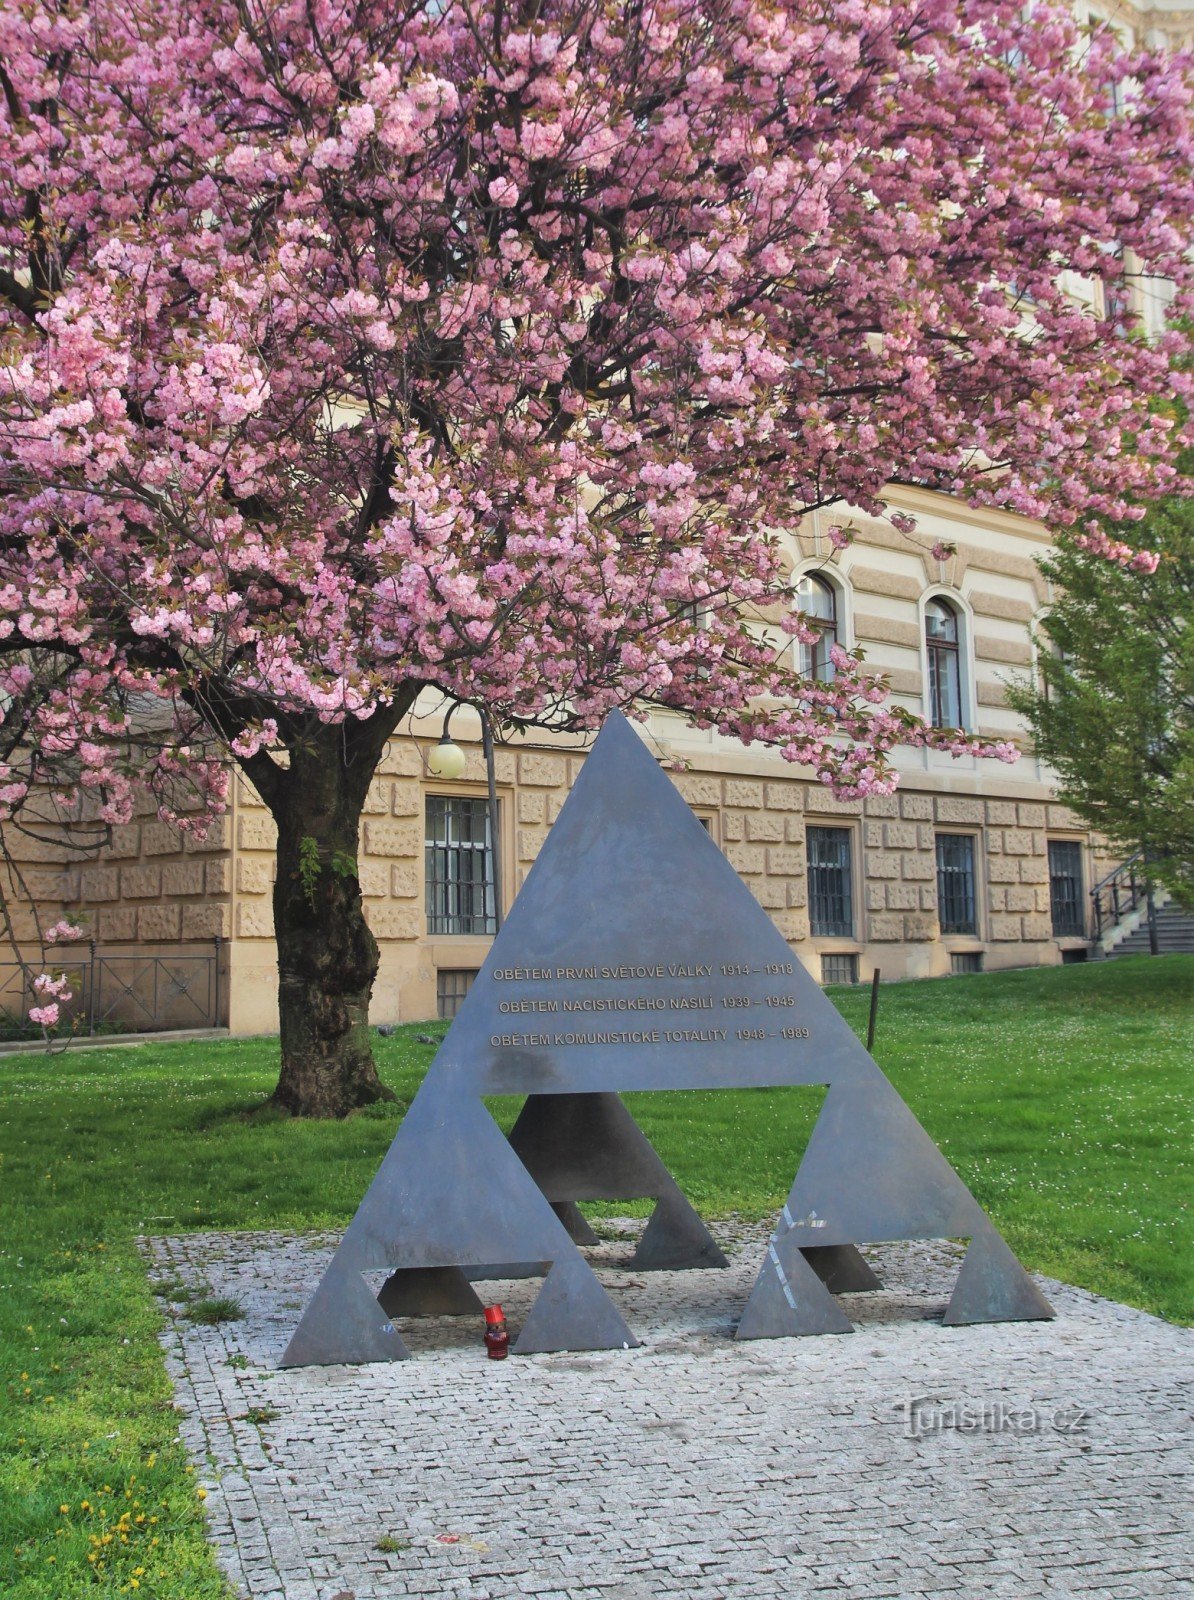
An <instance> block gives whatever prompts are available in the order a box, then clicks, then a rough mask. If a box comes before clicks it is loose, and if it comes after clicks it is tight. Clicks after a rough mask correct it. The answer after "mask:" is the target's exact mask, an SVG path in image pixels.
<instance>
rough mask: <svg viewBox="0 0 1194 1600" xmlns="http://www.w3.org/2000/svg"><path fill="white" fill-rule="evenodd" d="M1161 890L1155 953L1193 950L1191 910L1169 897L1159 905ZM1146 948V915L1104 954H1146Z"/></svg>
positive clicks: (1159, 897)
mask: <svg viewBox="0 0 1194 1600" xmlns="http://www.w3.org/2000/svg"><path fill="white" fill-rule="evenodd" d="M1162 893H1163V891H1158V893H1157V901H1158V904H1157V950H1158V952H1159V953H1160V954H1161V955H1168V954H1169V953H1170V952H1171V951H1174V950H1188V951H1191V952H1194V911H1183V910H1182V908H1181V907H1180V906H1179V905H1177V904H1175V903H1174V902H1173V901H1172V900H1169V901H1167V902H1166V904H1165V905H1161V904H1160V899H1161V894H1162ZM1148 950H1149V945H1148V918H1147V916H1145V917H1144V918H1143V920H1142V921H1141V922H1140V923H1139V925H1138V926H1137V927H1135V928H1133V929H1132V931H1131V932H1130V933H1127V934H1125V935H1124V937H1123V938H1121V939H1120V940H1119V941H1118V943H1116V944H1114V945H1113V946H1112V947H1111V949H1109V950H1105V951H1104V952H1103V953H1104V954H1105V955H1109V956H1146V955H1148Z"/></svg>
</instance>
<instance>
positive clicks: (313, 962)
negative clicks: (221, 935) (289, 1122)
mask: <svg viewBox="0 0 1194 1600" xmlns="http://www.w3.org/2000/svg"><path fill="white" fill-rule="evenodd" d="M374 766H375V759H374V760H370V759H368V757H367V756H366V755H365V753H364V752H361V759H360V760H358V761H355V762H352V763H349V762H348V761H346V759H345V748H344V742H343V731H342V730H341V729H340V728H338V727H329V728H326V729H320V730H319V731H318V732H316V733H315V734H314V735H313V736H312V737H311V738H310V739H309V740H305V741H304V742H303V744H302V745H301V746H300V747H298V748H293V749H292V750H291V752H290V766H289V769H288V770H286V771H284V772H281V773H279V779H280V781H279V782H278V784H277V785H276V790H275V792H274V793H273V794H271V796H270V797H269V805H270V809H271V811H272V812H273V815H274V820H275V821H276V823H277V825H278V872H277V879H276V881H275V884H274V932H275V936H276V938H277V942H278V1013H279V1017H280V1021H281V1034H282V1071H281V1076H280V1077H279V1079H278V1086H277V1088H276V1089H275V1090H274V1093H273V1096H272V1103H273V1104H274V1105H277V1106H281V1107H282V1108H283V1109H284V1110H286V1111H288V1112H290V1113H291V1114H292V1115H294V1116H303V1117H345V1116H347V1115H348V1114H349V1112H351V1111H355V1110H356V1109H357V1108H358V1107H360V1106H365V1105H370V1104H372V1103H373V1102H374V1101H376V1100H392V1099H394V1095H393V1094H392V1093H391V1091H390V1090H389V1089H387V1088H386V1087H385V1085H384V1084H383V1083H382V1082H381V1080H380V1079H379V1077H378V1076H377V1068H376V1066H375V1065H374V1061H373V1050H372V1046H371V1044H370V1039H369V999H370V996H371V994H372V992H373V980H374V978H375V977H376V976H377V966H378V949H377V941H376V940H375V939H374V937H373V935H372V933H371V932H370V931H369V925H368V923H367V922H366V921H365V917H364V912H363V910H362V907H361V885H360V882H359V880H358V877H357V849H358V841H359V837H360V826H361V811H362V808H363V806H364V802H365V796H366V794H367V792H368V786H369V780H370V778H371V777H372V774H373V770H374Z"/></svg>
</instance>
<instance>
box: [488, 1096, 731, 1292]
mask: <svg viewBox="0 0 1194 1600" xmlns="http://www.w3.org/2000/svg"><path fill="white" fill-rule="evenodd" d="M510 1143H511V1145H512V1146H513V1148H514V1150H515V1151H516V1152H517V1155H518V1158H519V1160H520V1161H521V1162H522V1164H523V1166H524V1167H526V1169H527V1171H528V1172H529V1173H530V1174H531V1177H532V1178H534V1180H535V1182H536V1183H537V1184H538V1185H539V1187H540V1189H542V1191H543V1193H544V1194H545V1195H546V1196H547V1198H548V1199H549V1200H550V1201H551V1202H552V1205H553V1209H555V1211H556V1215H557V1216H559V1215H560V1210H559V1207H560V1205H561V1204H567V1203H569V1202H572V1201H576V1200H645V1199H652V1200H657V1201H658V1204H657V1205H656V1207H655V1210H654V1212H653V1214H652V1216H651V1220H650V1221H649V1222H648V1224H647V1227H646V1230H645V1231H644V1233H643V1237H642V1239H641V1240H640V1242H639V1246H638V1249H637V1250H636V1251H635V1255H634V1263H633V1264H634V1266H635V1267H636V1268H638V1269H639V1270H640V1271H649V1270H652V1269H657V1268H671V1269H675V1268H680V1267H724V1266H728V1264H729V1263H728V1262H727V1261H726V1258H725V1256H724V1255H722V1253H721V1251H720V1250H719V1249H718V1248H717V1245H716V1244H715V1243H714V1242H713V1238H712V1236H711V1235H710V1233H709V1230H708V1228H706V1227H705V1224H704V1223H703V1222H702V1221H701V1219H700V1217H698V1216H697V1214H696V1212H695V1211H694V1210H693V1208H692V1207H691V1206H690V1205H689V1203H688V1201H687V1200H686V1199H685V1197H684V1195H683V1194H682V1193H681V1192H680V1189H679V1188H678V1186H677V1184H676V1181H675V1179H674V1178H673V1177H672V1175H671V1173H670V1172H669V1171H668V1170H667V1168H666V1167H665V1166H664V1164H663V1162H662V1161H661V1160H660V1159H659V1156H658V1155H657V1154H656V1152H655V1150H654V1148H653V1146H652V1144H651V1141H650V1140H649V1139H648V1138H647V1136H646V1134H645V1133H644V1132H643V1130H642V1129H641V1128H640V1127H639V1125H638V1123H637V1122H635V1120H634V1118H633V1117H632V1116H631V1115H630V1112H629V1111H628V1110H627V1109H626V1106H625V1105H624V1104H623V1102H622V1100H621V1098H620V1097H619V1096H618V1095H616V1094H532V1095H528V1097H527V1101H526V1104H525V1105H524V1106H523V1108H522V1110H521V1112H520V1113H519V1116H518V1120H517V1122H516V1123H515V1124H514V1126H513V1128H512V1129H511V1130H510ZM574 1209H575V1208H574ZM578 1218H579V1221H580V1223H582V1224H583V1223H584V1218H583V1217H581V1216H580V1213H579V1212H577V1213H576V1216H575V1217H573V1216H571V1214H569V1216H568V1222H567V1223H565V1226H568V1231H569V1235H570V1237H571V1238H572V1239H573V1240H576V1239H577V1234H576V1231H575V1226H576V1222H577V1219H578ZM561 1220H563V1218H561ZM569 1224H572V1225H571V1226H569ZM588 1231H589V1233H590V1234H591V1233H592V1230H591V1229H589V1230H588ZM577 1242H580V1241H577Z"/></svg>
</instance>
